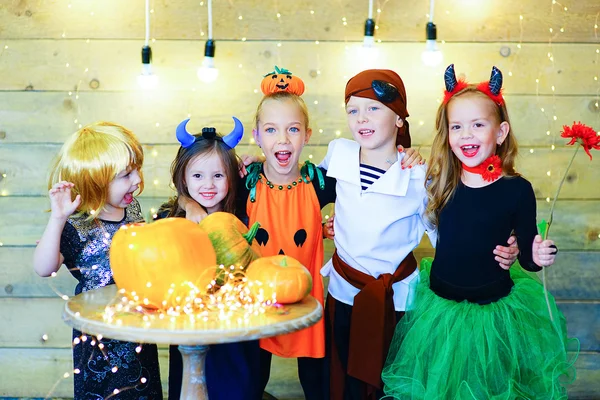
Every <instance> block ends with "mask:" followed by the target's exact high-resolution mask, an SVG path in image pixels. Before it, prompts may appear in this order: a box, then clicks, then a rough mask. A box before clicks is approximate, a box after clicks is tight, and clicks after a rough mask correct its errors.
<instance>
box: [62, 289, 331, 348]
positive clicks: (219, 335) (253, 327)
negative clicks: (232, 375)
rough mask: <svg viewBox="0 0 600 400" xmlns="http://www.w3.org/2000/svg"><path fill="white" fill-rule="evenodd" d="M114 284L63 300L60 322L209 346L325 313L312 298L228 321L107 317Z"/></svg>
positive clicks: (305, 323)
mask: <svg viewBox="0 0 600 400" xmlns="http://www.w3.org/2000/svg"><path fill="white" fill-rule="evenodd" d="M117 295H118V293H117V287H116V286H115V285H109V286H106V287H103V288H101V289H97V290H91V291H88V292H84V293H82V294H79V295H77V296H74V297H71V298H70V299H69V300H68V301H67V303H66V304H65V309H64V311H63V320H64V321H65V323H67V324H68V325H70V326H72V327H73V328H75V329H78V330H80V331H82V332H85V333H88V334H92V335H96V336H97V335H102V336H104V337H107V338H111V339H117V340H125V341H132V342H140V343H157V344H182V345H208V344H217V343H230V342H240V341H245V340H255V339H260V338H264V337H270V336H277V335H281V334H285V333H291V332H295V331H298V330H300V329H304V328H307V327H309V326H311V325H314V324H315V323H317V322H318V321H319V320H320V319H321V317H322V316H323V308H322V306H321V304H319V302H318V301H317V300H315V298H314V297H312V296H307V297H306V298H305V299H304V300H302V301H301V302H299V303H295V304H286V305H283V306H280V307H268V308H267V311H266V312H265V313H261V314H258V315H251V316H249V317H247V318H246V319H244V318H243V313H240V314H239V316H236V315H234V316H232V318H230V319H228V320H216V319H215V318H211V319H209V320H208V321H203V320H200V319H196V320H192V319H190V318H188V317H185V316H184V317H177V318H170V317H165V318H162V319H160V318H148V314H145V315H146V318H144V314H142V313H132V312H128V313H121V314H119V315H117V316H115V317H113V318H112V320H111V319H110V318H107V317H106V315H105V309H106V306H107V305H110V304H114V301H115V299H116V298H117Z"/></svg>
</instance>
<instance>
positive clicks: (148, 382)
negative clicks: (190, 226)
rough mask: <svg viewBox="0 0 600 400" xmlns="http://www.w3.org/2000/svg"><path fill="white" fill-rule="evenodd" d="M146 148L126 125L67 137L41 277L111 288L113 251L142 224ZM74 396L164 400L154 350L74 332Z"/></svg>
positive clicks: (80, 287)
mask: <svg viewBox="0 0 600 400" xmlns="http://www.w3.org/2000/svg"><path fill="white" fill-rule="evenodd" d="M143 161H144V154H143V150H142V146H141V144H140V143H139V141H138V140H137V138H136V137H135V135H134V134H133V133H132V132H131V131H130V130H128V129H126V128H124V127H123V126H121V125H117V124H114V123H111V122H97V123H95V124H91V125H88V126H86V127H84V128H82V129H80V130H79V131H77V132H75V133H74V134H73V135H72V136H71V137H69V138H68V139H67V141H66V142H65V144H64V145H63V147H62V148H61V150H60V152H59V154H58V156H57V158H56V160H55V162H54V163H53V165H52V169H51V172H50V179H49V189H50V190H49V196H50V208H51V212H50V218H49V221H48V224H47V226H46V230H45V231H44V233H43V235H42V238H41V239H40V241H39V244H38V245H37V247H36V249H35V252H34V259H33V264H34V270H35V271H36V272H37V273H38V274H39V275H40V276H43V277H47V276H51V275H52V274H53V273H55V272H57V271H58V269H59V268H60V266H61V264H63V263H64V265H65V266H66V267H67V268H68V270H69V272H70V273H71V274H72V275H73V277H75V279H77V281H78V284H77V286H76V288H75V294H76V295H77V294H80V293H82V292H86V291H89V290H94V289H98V288H101V287H104V286H107V285H111V284H114V280H113V276H112V271H111V269H110V264H109V254H108V253H109V248H110V243H111V241H112V237H113V235H114V234H115V232H116V231H117V230H118V229H119V228H120V227H121V226H123V225H125V224H128V223H133V222H143V220H144V219H143V216H142V210H141V208H140V205H139V203H138V201H137V200H136V199H135V197H134V195H135V194H136V193H138V191H139V192H141V191H142V189H143V187H144V184H143V179H142V173H141V167H142V163H143ZM72 340H73V342H72V343H73V371H75V373H74V374H73V378H74V398H75V399H76V400H79V399H81V400H83V399H86V400H87V399H91V398H94V399H96V398H98V399H104V398H109V397H112V396H114V395H115V393H118V398H119V399H131V400H133V399H143V398H145V399H162V387H161V382H160V372H159V365H158V351H157V347H156V345H146V344H144V345H141V344H139V343H130V342H122V341H117V340H113V339H109V338H101V339H99V338H96V337H93V336H91V335H88V334H86V333H83V332H80V331H78V330H73V336H72Z"/></svg>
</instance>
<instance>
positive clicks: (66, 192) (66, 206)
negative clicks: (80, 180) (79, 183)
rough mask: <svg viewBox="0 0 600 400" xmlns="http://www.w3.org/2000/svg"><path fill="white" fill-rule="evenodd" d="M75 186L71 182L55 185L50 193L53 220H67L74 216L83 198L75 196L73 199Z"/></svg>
mask: <svg viewBox="0 0 600 400" xmlns="http://www.w3.org/2000/svg"><path fill="white" fill-rule="evenodd" d="M74 186H75V184H73V183H71V182H66V181H61V182H58V183H55V184H54V185H53V186H52V189H50V190H49V191H48V195H49V196H50V209H51V218H54V219H56V220H66V219H67V218H69V216H70V215H71V214H73V213H74V212H75V211H76V210H77V207H79V205H80V204H81V196H80V195H77V196H75V199H74V200H72V199H71V189H72V188H73V187H74Z"/></svg>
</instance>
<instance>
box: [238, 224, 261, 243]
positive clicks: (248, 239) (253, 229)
mask: <svg viewBox="0 0 600 400" xmlns="http://www.w3.org/2000/svg"><path fill="white" fill-rule="evenodd" d="M258 228H260V223H258V222H255V223H253V224H252V226H251V227H250V229H249V230H248V232H247V233H245V234H243V235H242V236H243V237H244V239H246V242H248V244H251V243H252V240H254V237H255V236H256V232H258Z"/></svg>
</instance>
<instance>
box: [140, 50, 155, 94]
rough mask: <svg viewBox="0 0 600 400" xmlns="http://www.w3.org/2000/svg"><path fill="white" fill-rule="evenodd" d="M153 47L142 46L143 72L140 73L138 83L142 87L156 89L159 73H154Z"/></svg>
mask: <svg viewBox="0 0 600 400" xmlns="http://www.w3.org/2000/svg"><path fill="white" fill-rule="evenodd" d="M151 62H152V49H151V48H150V46H144V47H142V73H141V74H140V75H138V78H137V81H138V85H140V87H141V88H142V89H155V88H156V87H157V86H158V75H154V74H153V73H152V64H151Z"/></svg>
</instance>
